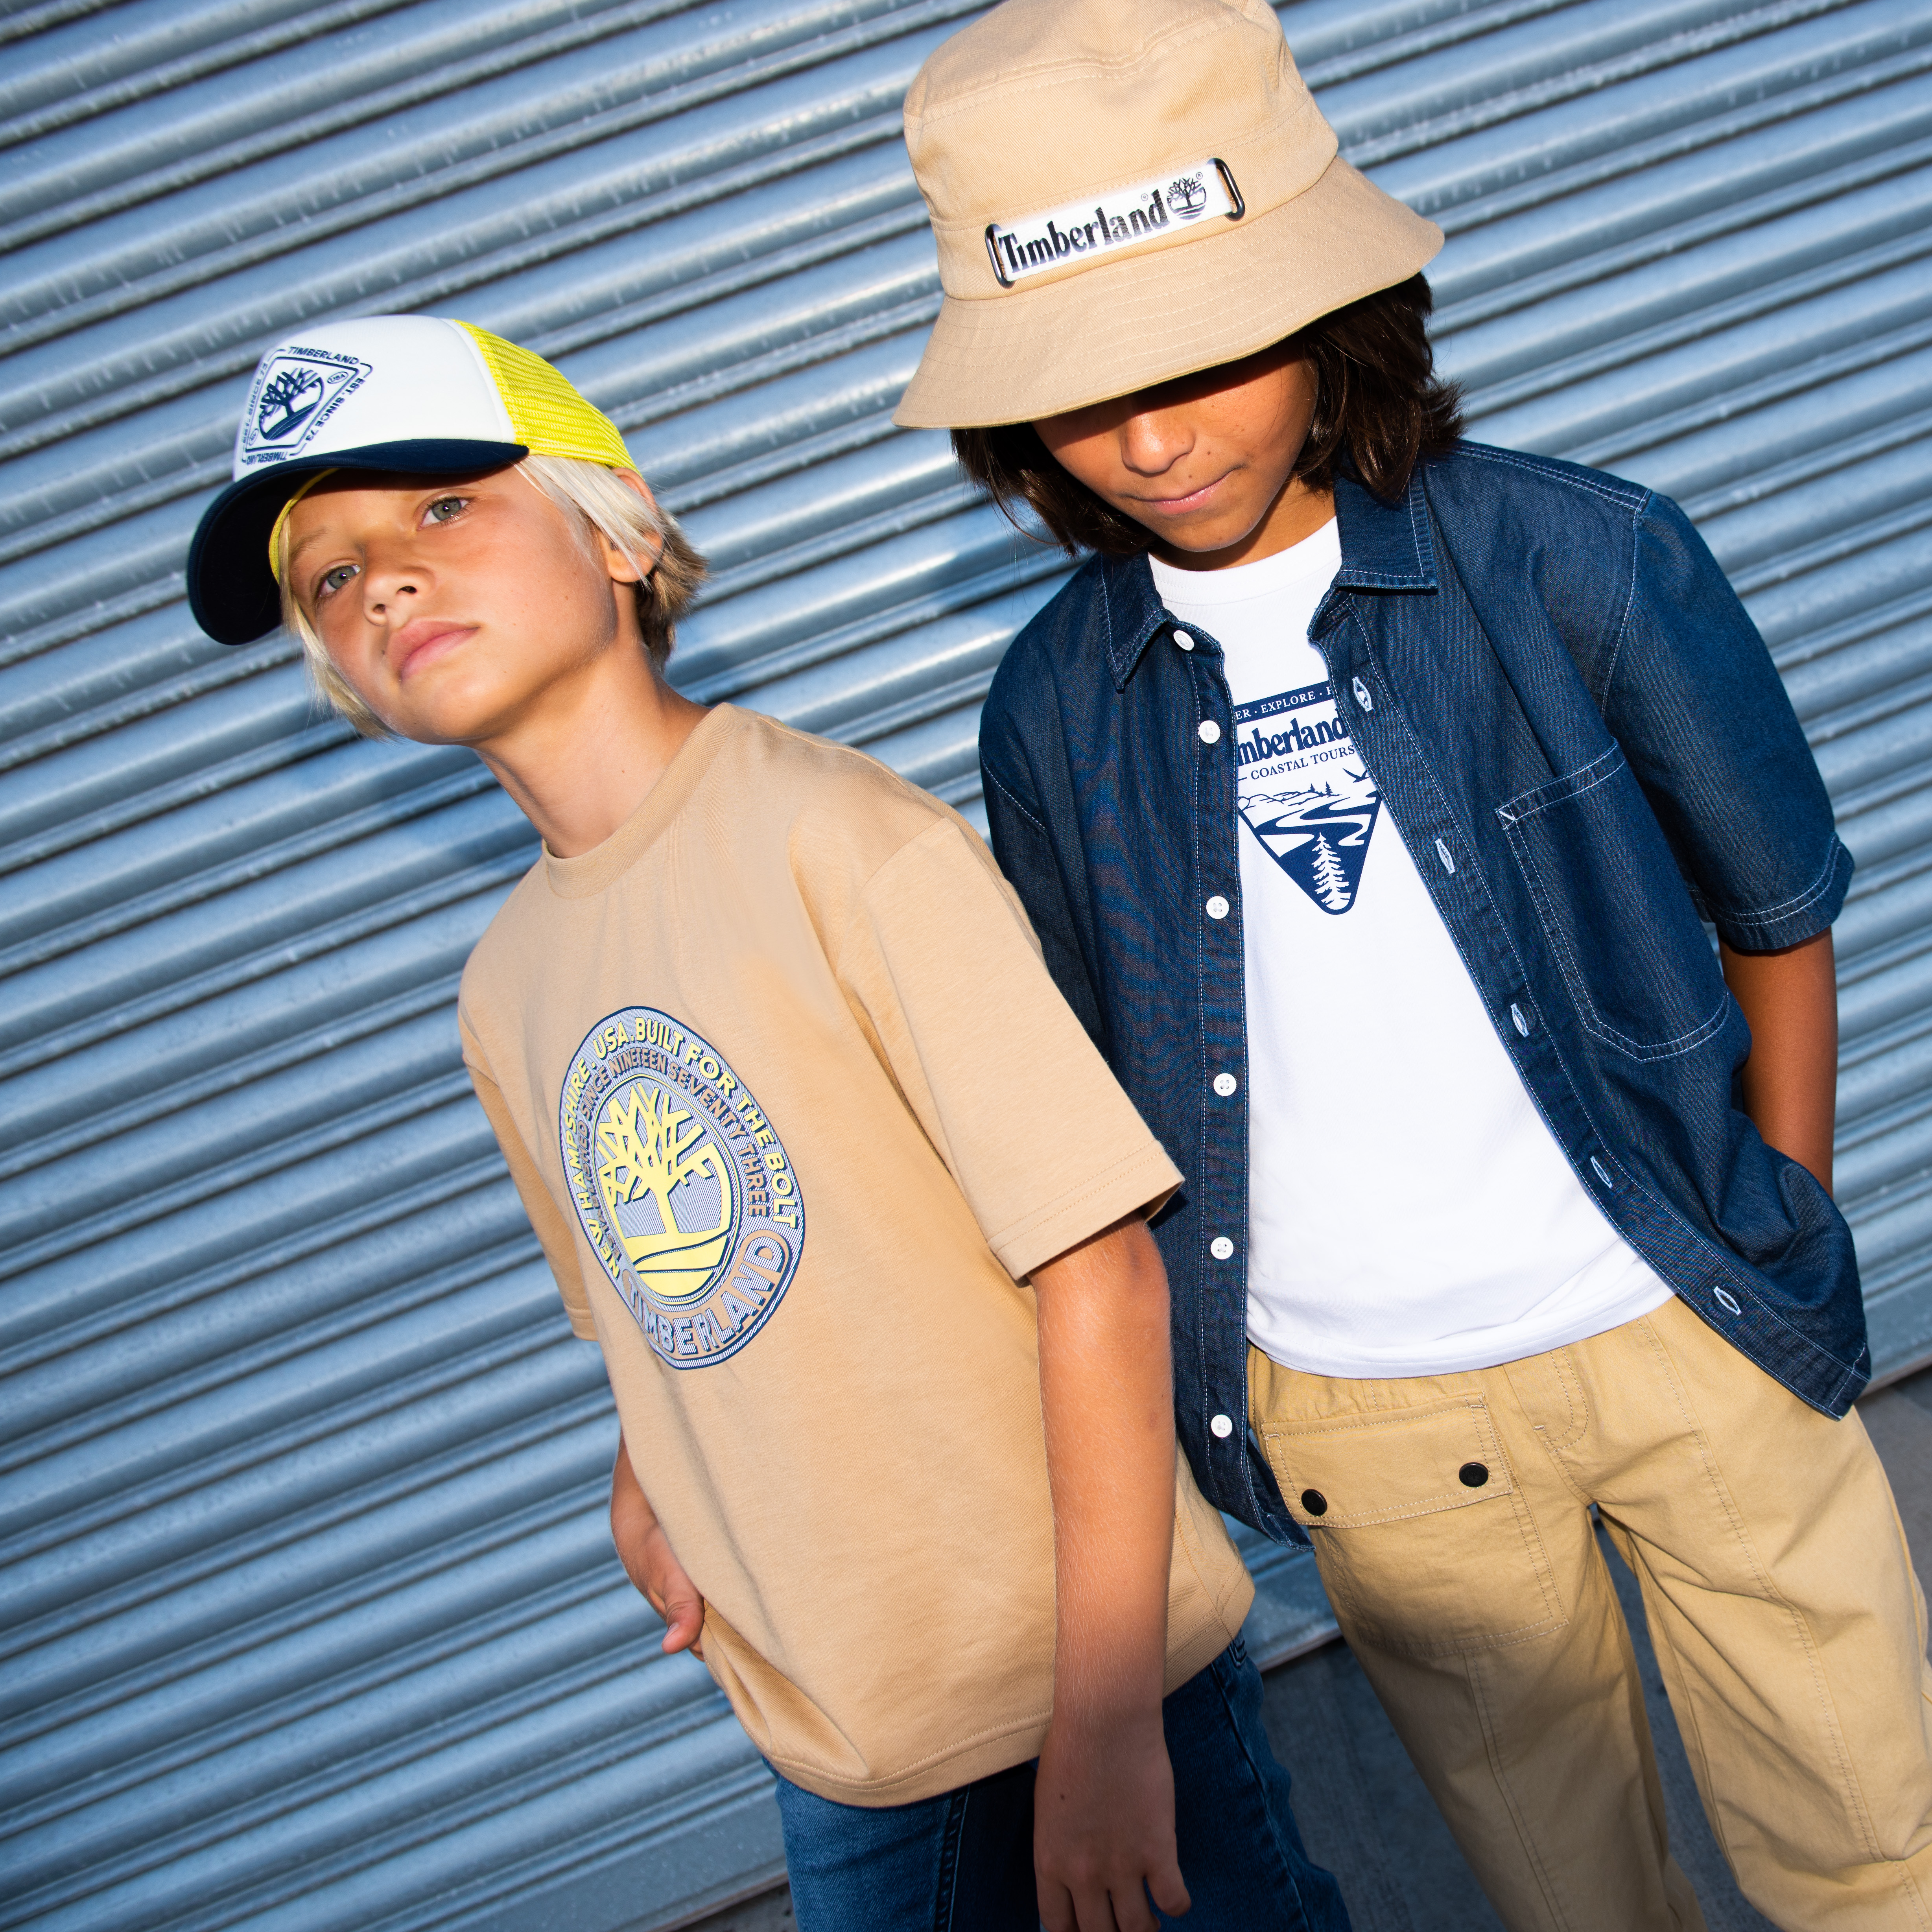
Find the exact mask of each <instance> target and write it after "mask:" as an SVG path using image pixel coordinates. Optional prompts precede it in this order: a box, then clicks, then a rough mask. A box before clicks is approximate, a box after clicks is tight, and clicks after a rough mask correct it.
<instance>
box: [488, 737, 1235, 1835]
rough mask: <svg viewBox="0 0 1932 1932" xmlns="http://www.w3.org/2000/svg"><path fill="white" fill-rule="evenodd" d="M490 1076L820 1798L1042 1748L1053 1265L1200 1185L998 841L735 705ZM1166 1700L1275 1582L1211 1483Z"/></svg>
mask: <svg viewBox="0 0 1932 1932" xmlns="http://www.w3.org/2000/svg"><path fill="white" fill-rule="evenodd" d="M460 1019H461V1023H462V1029H463V1052H464V1058H465V1059H466V1061H467V1062H468V1064H469V1070H470V1073H471V1074H472V1077H473V1079H475V1084H476V1091H477V1093H478V1096H479V1097H481V1100H482V1102H483V1105H484V1109H485V1111H486V1112H487V1113H488V1115H489V1116H490V1124H491V1125H492V1126H493V1127H494V1128H495V1129H496V1136H497V1139H499V1142H501V1143H502V1148H503V1153H504V1156H505V1159H506V1160H508V1163H509V1167H510V1172H511V1175H512V1176H513V1177H514V1179H515V1181H516V1184H517V1189H518V1191H519V1192H520V1193H521V1195H522V1196H523V1203H524V1205H525V1207H526V1208H527V1209H528V1211H529V1217H530V1220H531V1221H532V1223H533V1224H534V1225H535V1229H536V1232H537V1235H538V1238H539V1239H540V1240H541V1242H542V1244H543V1247H544V1253H546V1255H547V1256H548V1258H549V1260H550V1267H551V1268H552V1270H553V1271H554V1273H555V1274H556V1280H557V1286H558V1287H559V1289H560V1290H561V1291H562V1296H563V1300H564V1304H565V1307H566V1308H567V1309H568V1311H569V1313H570V1319H571V1327H572V1328H574V1330H575V1331H576V1332H577V1334H579V1335H581V1336H585V1337H595V1339H596V1340H597V1341H598V1343H599V1344H600V1345H601V1347H602V1349H603V1352H604V1364H605V1366H606V1367H607V1370H608V1372H609V1374H610V1385H611V1388H612V1390H613V1392H614V1394H615V1395H616V1403H617V1410H618V1413H619V1416H620V1418H622V1423H623V1427H624V1435H625V1442H626V1444H627V1445H628V1448H629V1451H630V1454H631V1462H632V1463H633V1464H634V1466H635V1468H636V1469H637V1475H638V1478H639V1479H640V1481H641V1482H642V1484H643V1488H644V1492H645V1493H646V1495H647V1496H649V1498H650V1499H651V1504H652V1508H654V1509H655V1511H656V1512H657V1514H658V1518H659V1520H661V1522H662V1523H663V1524H664V1528H665V1529H666V1531H667V1533H668V1535H669V1536H670V1541H671V1544H672V1547H673V1548H674V1549H675V1550H676V1552H677V1553H678V1555H679V1558H680V1559H682V1562H683V1563H684V1565H685V1568H687V1569H688V1570H689V1571H690V1572H691V1576H692V1577H693V1579H694V1580H695V1582H696V1583H697V1586H698V1588H699V1589H700V1590H701V1591H703V1594H704V1597H705V1601H706V1605H707V1609H706V1617H705V1625H704V1634H703V1646H704V1655H705V1661H706V1663H707V1664H709V1667H710V1669H711V1672H712V1676H714V1677H715V1678H716V1679H717V1680H718V1683H719V1685H721V1686H722V1688H723V1689H724V1693H725V1695H726V1696H727V1697H729V1699H730V1701H731V1705H732V1708H733V1709H734V1710H735V1711H736V1713H737V1715H738V1717H739V1719H740V1721H742V1723H743V1724H744V1727H745V1730H747V1731H748V1733H750V1734H751V1739H752V1740H753V1742H754V1743H755V1744H756V1745H757V1747H758V1748H759V1750H760V1751H762V1752H763V1754H765V1755H766V1757H768V1758H769V1759H770V1760H771V1761H772V1763H773V1764H775V1765H776V1766H778V1769H780V1770H781V1771H782V1772H784V1774H785V1775H786V1776H787V1777H788V1778H792V1779H793V1780H794V1781H796V1782H797V1783H798V1784H802V1785H803V1786H805V1787H806V1788H807V1789H808V1790H812V1791H815V1792H817V1793H820V1795H821V1796H826V1797H829V1798H832V1799H839V1800H842V1801H844V1802H847V1803H856V1804H870V1805H896V1804H902V1803H907V1802H910V1801H912V1800H914V1799H920V1798H924V1797H929V1796H932V1795H933V1794H934V1793H938V1792H941V1791H944V1790H950V1789H951V1788H952V1787H955V1786H957V1785H959V1784H965V1783H966V1782H968V1781H970V1780H971V1779H974V1778H980V1777H983V1776H984V1775H987V1774H988V1773H989V1772H994V1771H997V1770H1000V1769H1004V1767H1006V1766H1009V1765H1012V1764H1016V1763H1021V1762H1022V1761H1023V1760H1025V1759H1027V1758H1028V1757H1032V1756H1034V1754H1036V1753H1037V1751H1038V1750H1039V1748H1040V1741H1041V1739H1042V1736H1043V1734H1044V1732H1045V1730H1046V1721H1047V1718H1048V1715H1049V1708H1050V1706H1051V1703H1052V1674H1053V1597H1054V1578H1053V1533H1052V1508H1051V1504H1050V1501H1049V1495H1048V1490H1047V1480H1046V1451H1045V1446H1044V1442H1043V1434H1042V1429H1041V1422H1040V1383H1039V1368H1038V1358H1037V1349H1036V1343H1035V1333H1034V1300H1033V1295H1032V1292H1031V1289H1028V1288H1027V1287H1026V1286H1023V1285H1022V1284H1023V1283H1024V1281H1025V1277H1026V1275H1027V1274H1028V1271H1029V1270H1030V1269H1031V1268H1035V1267H1037V1266H1038V1265H1040V1263H1042V1262H1046V1261H1050V1260H1052V1259H1053V1258H1054V1257H1055V1256H1056V1255H1058V1254H1061V1253H1064V1252H1065V1251H1066V1250H1067V1249H1068V1248H1070V1247H1073V1246H1074V1245H1075V1244H1077V1243H1078V1242H1079V1241H1082V1240H1084V1239H1085V1238H1086V1237H1087V1236H1088V1235H1091V1234H1093V1233H1094V1232H1097V1230H1099V1229H1102V1228H1103V1227H1106V1226H1108V1225H1109V1223H1112V1222H1113V1221H1115V1220H1118V1218H1119V1217H1121V1215H1123V1214H1127V1213H1129V1212H1130V1211H1133V1209H1135V1208H1139V1207H1141V1206H1142V1205H1146V1204H1148V1203H1151V1202H1157V1201H1158V1200H1160V1199H1162V1198H1163V1197H1164V1196H1166V1194H1168V1193H1169V1192H1170V1191H1171V1190H1172V1188H1173V1187H1175V1184H1177V1182H1178V1179H1179V1176H1178V1175H1177V1174H1176V1172H1175V1169H1174V1167H1173V1166H1172V1163H1170V1162H1169V1160H1168V1159H1167V1157H1166V1155H1165V1154H1163V1152H1162V1151H1161V1149H1160V1146H1159V1145H1158V1144H1157V1142H1155V1141H1154V1139H1153V1137H1152V1136H1151V1135H1150V1134H1149V1133H1148V1130H1147V1129H1146V1127H1145V1126H1144V1125H1143V1124H1142V1122H1141V1121H1140V1118H1139V1115H1136V1112H1134V1109H1133V1106H1132V1104H1131V1103H1130V1102H1129V1101H1128V1100H1127V1097H1126V1096H1125V1095H1124V1094H1122V1092H1121V1090H1120V1088H1118V1086H1117V1085H1115V1082H1114V1080H1113V1078H1112V1076H1111V1075H1110V1074H1109V1073H1108V1071H1107V1069H1106V1065H1105V1064H1104V1063H1103V1061H1101V1059H1100V1056H1099V1055H1098V1054H1097V1053H1096V1052H1095V1051H1094V1047H1093V1046H1092V1044H1091V1042H1090V1041H1089V1040H1088V1038H1087V1037H1086V1035H1085V1034H1084V1033H1083V1032H1082V1030H1081V1028H1080V1026H1079V1022H1077V1021H1076V1019H1074V1017H1073V1014H1072V1013H1070V1011H1069V1010H1068V1009H1067V1007H1066V1005H1065V1004H1064V1003H1063V1002H1062V1001H1061V998H1060V996H1059V994H1058V992H1057V991H1056V990H1055V987H1054V986H1053V983H1052V980H1050V979H1049V977H1048V975H1047V973H1046V969H1045V968H1044V967H1043V965H1042V964H1041V962H1040V952H1039V947H1038V944H1037V941H1035V940H1034V936H1033V933H1032V931H1031V928H1030V927H1029V926H1028V923H1027V921H1026V917H1025V914H1024V913H1022V911H1021V910H1020V907H1019V901H1017V899H1016V898H1015V897H1014V895H1013V892H1012V891H1011V890H1010V888H1009V887H1008V886H1007V884H1006V883H1005V881H1004V880H1002V879H1001V877H1000V875H999V873H998V870H997V868H995V865H994V864H993V861H992V856H991V855H990V854H989V853H988V852H987V850H986V847H984V846H983V844H981V843H980V841H979V839H978V838H976V837H975V836H974V834H973V832H972V831H971V829H969V828H968V826H967V825H966V824H965V821H964V820H962V819H961V818H959V816H958V815H957V814H955V813H954V812H952V811H949V810H948V809H947V808H946V807H945V806H944V805H941V804H939V803H938V802H936V801H935V800H934V799H931V798H929V797H928V796H926V794H925V793H922V792H921V791H919V790H916V789H915V788H914V787H913V786H911V785H910V784H906V783H905V782H904V781H903V780H901V779H900V778H896V777H895V776H894V775H892V773H891V772H888V771H886V769H884V768H883V766H880V765H878V764H877V763H874V761H873V760H871V759H869V758H867V757H864V756H862V754H859V753H857V752H855V751H848V750H846V749H844V748H841V747H838V746H836V745H828V744H825V743H823V742H820V741H819V740H817V739H813V738H810V737H807V736H803V735H802V734H801V733H797V732H795V731H790V730H787V729H785V728H784V727H783V726H781V725H778V724H773V723H772V722H771V721H769V720H768V719H766V718H760V717H758V716H757V715H754V714H753V713H751V712H743V711H739V710H736V709H733V708H732V707H730V706H720V707H719V708H718V709H716V710H715V711H713V712H710V713H709V715H707V716H706V718H704V719H703V721H702V722H701V723H700V724H699V725H698V727H697V730H695V731H694V733H692V735H691V737H690V739H688V741H687V742H685V745H684V747H683V748H682V750H681V751H679V753H678V754H677V757H676V759H675V760H673V763H672V764H671V766H670V769H668V770H667V772H665V774H664V776H663V778H661V779H660V780H659V781H658V784H657V786H656V787H655V789H654V790H652V793H651V794H650V796H649V797H648V798H647V799H646V800H645V801H644V802H643V805H641V806H640V808H638V810H637V812H636V813H635V814H634V815H633V816H632V817H631V818H630V819H629V820H627V821H626V822H625V823H624V824H623V825H622V826H619V828H618V829H617V830H616V832H613V834H612V835H611V836H610V838H608V839H607V840H606V841H604V843H603V844H601V845H599V846H598V847H596V848H595V850H592V851H590V852H587V853H584V854H583V856H580V857H578V858H574V859H556V858H553V857H551V856H549V855H548V854H547V853H546V854H545V855H544V856H543V857H542V858H541V859H539V860H538V863H537V864H536V865H535V866H534V867H533V868H532V869H531V871H529V873H528V874H526V876H525V877H524V878H523V880H522V881H521V882H520V883H519V884H518V886H517V888H516V889H515V891H514V892H512V893H511V895H510V898H509V899H508V901H507V902H506V903H505V905H504V907H503V909H502V911H501V912H499V913H498V914H497V916H496V919H495V920H494V921H493V922H492V923H491V925H490V929H489V931H488V932H486V933H485V934H484V936H483V938H482V939H481V941H480V942H479V944H478V946H477V947H476V950H475V952H474V953H472V955H471V956H470V960H469V966H468V968H467V969H466V971H465V972H464V974H463V992H462V998H461V1002H460ZM1176 1460H1177V1463H1178V1484H1179V1505H1178V1511H1177V1521H1176V1525H1175V1543H1174V1557H1173V1563H1172V1586H1171V1589H1170V1592H1169V1612H1168V1658H1169V1661H1168V1688H1169V1689H1170V1690H1172V1689H1173V1688H1175V1687H1176V1686H1177V1685H1180V1684H1182V1683H1184V1682H1186V1681H1187V1679H1188V1678H1190V1676H1193V1674H1194V1673H1196V1671H1197V1670H1200V1669H1202V1667H1204V1666H1205V1665H1206V1664H1208V1663H1209V1662H1210V1661H1212V1659H1213V1658H1214V1657H1215V1656H1216V1655H1217V1654H1218V1653H1219V1652H1220V1650H1221V1649H1222V1648H1223V1646H1225V1645H1226V1643H1228V1642H1229V1640H1230V1638H1232V1637H1233V1636H1234V1634H1235V1633H1236V1631H1238V1630H1239V1628H1241V1619H1242V1618H1243V1616H1244V1615H1245V1614H1246V1613H1247V1607H1248V1604H1249V1602H1250V1599H1251V1598H1252V1595H1253V1589H1252V1586H1251V1585H1250V1583H1249V1581H1248V1579H1247V1573H1246V1571H1244V1569H1243V1568H1242V1566H1241V1559H1240V1558H1239V1557H1238V1556H1237V1555H1236V1554H1235V1550H1234V1548H1233V1546H1232V1544H1230V1542H1229V1540H1228V1537H1227V1535H1226V1532H1225V1530H1224V1529H1223V1526H1222V1524H1221V1521H1220V1517H1218V1516H1217V1514H1215V1512H1214V1511H1213V1510H1212V1509H1211V1508H1210V1507H1209V1506H1208V1504H1207V1503H1205V1502H1204V1501H1203V1500H1202V1498H1201V1496H1200V1494H1199V1492H1198V1491H1197V1490H1196V1488H1195V1486H1194V1483H1193V1478H1191V1476H1190V1474H1189V1472H1188V1470H1187V1465H1186V1463H1185V1462H1184V1461H1181V1460H1180V1459H1179V1458H1178V1457H1177V1459H1176Z"/></svg>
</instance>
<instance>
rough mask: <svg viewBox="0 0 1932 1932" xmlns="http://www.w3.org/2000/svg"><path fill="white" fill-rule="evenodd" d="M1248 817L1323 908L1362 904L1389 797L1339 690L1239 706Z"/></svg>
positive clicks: (1240, 779) (1318, 688) (1240, 785)
mask: <svg viewBox="0 0 1932 1932" xmlns="http://www.w3.org/2000/svg"><path fill="white" fill-rule="evenodd" d="M1235 757H1236V758H1237V760H1238V766H1237V769H1236V775H1235V805H1236V807H1237V808H1238V810H1239V811H1240V813H1241V820H1242V823H1244V824H1245V825H1246V826H1247V828H1248V829H1249V830H1250V832H1253V834H1254V835H1255V836H1256V838H1258V839H1259V841H1261V844H1262V849H1263V850H1265V852H1266V853H1268V856H1269V857H1271V859H1274V862H1275V863H1276V864H1277V865H1279V866H1280V868H1281V869H1282V870H1283V871H1284V872H1286V874H1288V876H1289V877H1290V878H1291V879H1292V880H1294V881H1295V883H1296V884H1297V885H1298V886H1300V887H1301V889H1302V890H1303V891H1304V892H1306V893H1307V895H1308V896H1309V897H1310V898H1311V899H1313V901H1314V902H1315V903H1316V905H1318V906H1319V907H1321V909H1322V910H1323V911H1324V912H1327V913H1345V912H1346V911H1347V910H1349V907H1351V906H1352V905H1353V904H1355V895H1356V892H1358V890H1359V889H1360V888H1361V883H1362V867H1363V865H1364V864H1365V863H1366V862H1367V859H1368V856H1369V839H1370V835H1371V834H1372V833H1373V832H1374V830H1375V829H1376V818H1377V817H1378V816H1379V814H1380V812H1381V811H1382V795H1381V793H1379V791H1378V790H1377V789H1376V781H1375V780H1374V778H1373V777H1372V776H1371V775H1370V772H1369V771H1368V769H1367V766H1366V765H1365V764H1364V762H1363V760H1361V759H1360V758H1359V757H1357V756H1356V755H1355V740H1354V739H1353V738H1352V737H1351V736H1350V735H1349V728H1348V727H1347V726H1346V724H1343V722H1342V721H1341V719H1340V717H1338V716H1337V714H1336V709H1335V687H1334V685H1332V684H1329V683H1326V682H1324V683H1322V684H1310V685H1303V686H1302V687H1301V689H1299V690H1298V691H1280V692H1277V694H1275V695H1274V697H1264V698H1259V699H1257V700H1256V701H1255V702H1254V703H1252V704H1238V705H1236V706H1235Z"/></svg>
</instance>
